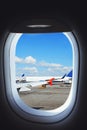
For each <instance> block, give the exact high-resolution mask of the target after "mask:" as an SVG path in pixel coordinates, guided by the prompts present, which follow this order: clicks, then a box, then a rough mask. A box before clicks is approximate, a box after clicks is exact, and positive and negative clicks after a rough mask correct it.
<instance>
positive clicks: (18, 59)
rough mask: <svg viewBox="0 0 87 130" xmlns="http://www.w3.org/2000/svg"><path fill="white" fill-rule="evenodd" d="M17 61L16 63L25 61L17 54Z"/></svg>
mask: <svg viewBox="0 0 87 130" xmlns="http://www.w3.org/2000/svg"><path fill="white" fill-rule="evenodd" d="M15 62H16V63H22V62H23V59H22V58H19V57H17V56H15Z"/></svg>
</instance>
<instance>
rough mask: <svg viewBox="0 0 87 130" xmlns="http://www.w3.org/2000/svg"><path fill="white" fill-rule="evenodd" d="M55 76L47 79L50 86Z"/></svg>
mask: <svg viewBox="0 0 87 130" xmlns="http://www.w3.org/2000/svg"><path fill="white" fill-rule="evenodd" d="M54 79H55V78H51V79H50V80H48V84H49V85H50V86H52V85H53V82H52V81H53V80H54Z"/></svg>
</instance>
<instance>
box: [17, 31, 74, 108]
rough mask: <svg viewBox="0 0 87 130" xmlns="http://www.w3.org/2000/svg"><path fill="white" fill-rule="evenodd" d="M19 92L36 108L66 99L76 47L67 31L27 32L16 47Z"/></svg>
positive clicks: (54, 106)
mask: <svg viewBox="0 0 87 130" xmlns="http://www.w3.org/2000/svg"><path fill="white" fill-rule="evenodd" d="M15 70H16V86H17V92H18V94H19V96H20V98H21V100H22V101H23V102H24V103H25V104H26V105H28V106H30V107H32V108H34V109H37V110H38V109H42V110H52V109H55V108H58V107H60V106H61V105H63V104H64V103H65V101H66V100H67V98H68V96H69V92H70V89H71V86H72V74H73V51H72V46H71V43H70V41H69V39H68V38H67V37H66V35H65V34H64V33H25V34H22V35H21V37H20V38H19V40H18V42H17V45H16V49H15Z"/></svg>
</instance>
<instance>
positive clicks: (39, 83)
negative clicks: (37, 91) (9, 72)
mask: <svg viewBox="0 0 87 130" xmlns="http://www.w3.org/2000/svg"><path fill="white" fill-rule="evenodd" d="M53 80H54V78H51V79H50V80H47V81H35V82H28V83H16V84H17V87H16V88H17V90H19V92H23V91H31V89H32V88H33V87H36V88H37V87H38V88H39V87H43V88H46V85H47V84H49V85H50V86H52V81H53Z"/></svg>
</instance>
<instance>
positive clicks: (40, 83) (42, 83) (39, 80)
mask: <svg viewBox="0 0 87 130" xmlns="http://www.w3.org/2000/svg"><path fill="white" fill-rule="evenodd" d="M24 76H25V75H24V74H22V76H21V79H19V83H17V89H18V90H19V92H25V91H31V88H33V87H39V88H46V85H47V84H49V85H50V86H52V84H53V83H55V82H63V83H71V82H72V70H71V71H70V72H69V73H68V74H64V75H63V76H62V77H61V78H56V77H55V78H52V77H32V78H31V79H29V77H27V78H26V79H25V78H24Z"/></svg>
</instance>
